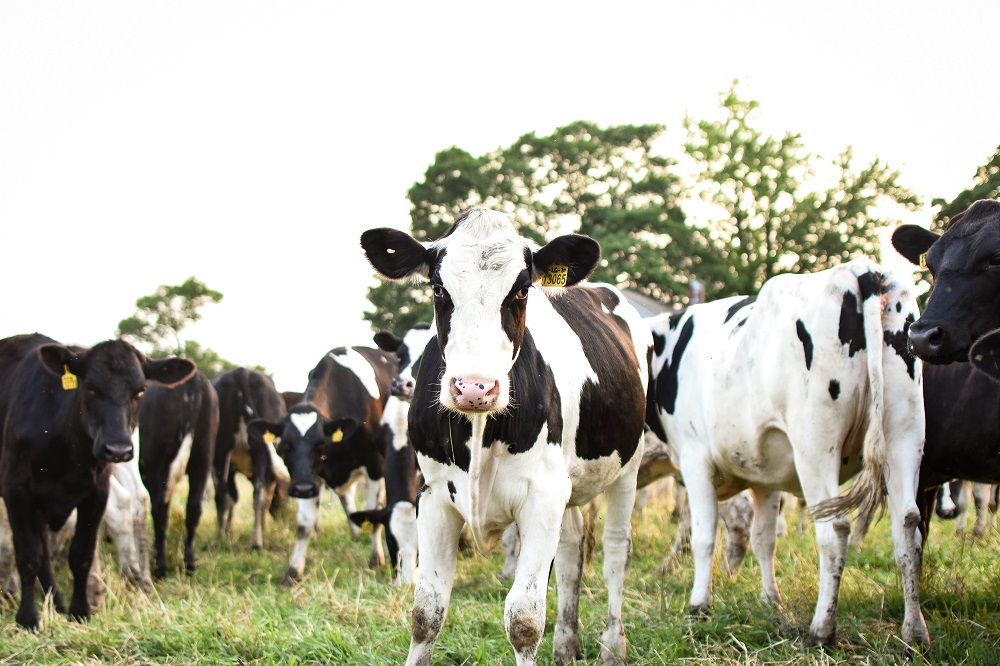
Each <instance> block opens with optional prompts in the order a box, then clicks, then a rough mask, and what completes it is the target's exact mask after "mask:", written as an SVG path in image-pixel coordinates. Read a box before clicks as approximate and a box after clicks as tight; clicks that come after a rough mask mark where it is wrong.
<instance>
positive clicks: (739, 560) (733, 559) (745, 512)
mask: <svg viewBox="0 0 1000 666" xmlns="http://www.w3.org/2000/svg"><path fill="white" fill-rule="evenodd" d="M719 517H720V518H722V525H723V527H724V528H725V534H726V564H727V565H728V566H729V575H730V576H732V577H734V578H735V577H736V575H737V574H739V572H740V569H741V568H742V567H743V560H744V559H746V555H747V546H748V545H749V544H750V527H751V525H752V524H753V520H754V510H753V503H752V502H751V501H750V493H749V492H742V493H740V494H739V495H737V496H736V497H733V498H730V499H729V500H728V501H725V502H722V503H721V504H720V505H719Z"/></svg>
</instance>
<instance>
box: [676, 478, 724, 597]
mask: <svg viewBox="0 0 1000 666" xmlns="http://www.w3.org/2000/svg"><path fill="white" fill-rule="evenodd" d="M694 462H695V463H697V461H694ZM681 468H682V469H684V470H685V472H684V485H685V486H686V487H687V496H688V508H689V510H690V512H691V550H692V551H693V553H694V583H693V585H692V586H691V600H690V603H689V605H688V613H689V614H690V615H705V614H706V613H707V612H708V609H709V607H710V606H711V605H712V556H713V554H714V553H715V532H716V527H717V525H718V522H719V497H718V495H717V494H716V492H715V486H714V485H712V476H711V472H710V471H709V470H708V469H706V468H705V467H704V465H698V464H691V465H685V464H684V463H683V462H682V467H681Z"/></svg>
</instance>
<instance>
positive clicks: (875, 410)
mask: <svg viewBox="0 0 1000 666" xmlns="http://www.w3.org/2000/svg"><path fill="white" fill-rule="evenodd" d="M874 274H875V273H873V272H868V273H865V274H862V275H861V276H859V291H860V297H861V299H862V308H861V311H862V316H863V318H864V328H865V348H866V352H867V353H866V356H867V358H868V367H867V371H868V397H869V400H868V404H867V407H868V413H867V414H866V420H867V424H868V427H867V429H866V431H865V441H864V444H863V448H862V451H861V455H862V457H863V463H862V464H863V467H862V469H861V473H860V474H858V476H857V478H856V479H855V480H854V483H853V484H852V485H851V487H850V489H849V490H848V491H847V493H845V494H844V495H843V496H840V497H833V498H831V499H828V500H825V501H823V502H820V503H818V504H817V505H816V506H815V507H814V508H813V510H812V514H813V519H814V520H824V519H829V518H832V517H833V516H835V515H836V514H838V513H841V512H844V511H848V510H850V509H857V510H858V516H857V526H858V528H859V529H867V528H868V526H869V525H870V524H871V521H872V519H873V518H875V519H877V518H878V517H880V516H881V515H882V512H883V511H884V510H885V500H886V485H885V465H886V456H887V447H886V441H885V428H884V426H883V420H882V418H883V415H884V414H885V408H884V405H885V380H884V372H883V369H882V353H883V348H884V343H883V339H884V335H883V329H884V325H883V320H882V317H883V312H882V308H883V299H882V291H883V289H884V287H885V276H883V275H881V274H877V275H878V277H879V279H878V281H877V282H876V283H875V284H869V283H871V282H872V280H871V276H872V275H874ZM866 280H867V282H866Z"/></svg>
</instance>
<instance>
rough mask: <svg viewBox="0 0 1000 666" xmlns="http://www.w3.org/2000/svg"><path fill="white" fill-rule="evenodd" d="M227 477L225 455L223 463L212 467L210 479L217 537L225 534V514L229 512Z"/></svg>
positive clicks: (227, 467)
mask: <svg viewBox="0 0 1000 666" xmlns="http://www.w3.org/2000/svg"><path fill="white" fill-rule="evenodd" d="M228 477H229V458H228V456H227V457H226V460H225V464H223V465H221V466H220V465H219V464H218V461H216V465H215V466H214V467H213V468H212V481H213V482H214V485H215V522H216V526H217V527H218V532H219V537H220V538H221V537H224V536H227V534H226V514H227V513H229V505H230V503H231V502H232V498H231V497H230V496H229V488H228V484H227V483H226V479H227V478H228Z"/></svg>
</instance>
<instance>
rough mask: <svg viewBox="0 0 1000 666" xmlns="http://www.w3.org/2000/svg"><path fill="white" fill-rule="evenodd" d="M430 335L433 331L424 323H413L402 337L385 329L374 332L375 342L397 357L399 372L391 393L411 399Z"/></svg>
mask: <svg viewBox="0 0 1000 666" xmlns="http://www.w3.org/2000/svg"><path fill="white" fill-rule="evenodd" d="M432 337H434V331H433V330H432V329H431V326H430V324H424V323H420V324H415V325H414V326H413V328H411V329H410V330H409V331H407V332H406V335H404V336H403V338H402V339H400V338H397V337H396V336H395V335H393V334H392V333H388V332H385V331H381V332H379V333H376V334H375V344H376V345H378V346H379V348H380V349H383V350H385V351H387V352H392V353H395V354H396V356H397V357H398V358H399V374H398V375H396V377H395V378H394V379H393V380H392V392H391V395H394V396H395V397H397V398H399V399H400V400H405V401H407V402H409V401H410V400H412V399H413V390H414V388H416V385H417V381H416V376H417V368H418V367H419V365H420V357H421V355H422V354H423V351H424V347H426V346H427V343H428V342H429V341H430V339H431V338H432Z"/></svg>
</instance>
